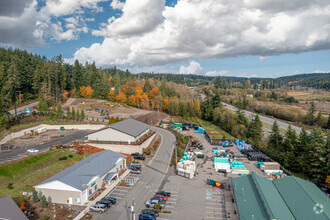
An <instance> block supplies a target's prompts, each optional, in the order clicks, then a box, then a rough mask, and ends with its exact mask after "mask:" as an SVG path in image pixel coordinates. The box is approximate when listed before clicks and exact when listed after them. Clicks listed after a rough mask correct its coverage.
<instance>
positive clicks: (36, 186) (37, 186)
mask: <svg viewBox="0 0 330 220" xmlns="http://www.w3.org/2000/svg"><path fill="white" fill-rule="evenodd" d="M56 181H57V182H60V183H62V184H64V185H67V186H70V187H72V188H74V189H76V190H77V191H79V192H82V191H84V190H85V189H86V188H85V189H84V190H80V189H77V188H76V187H73V186H71V185H69V184H67V183H63V182H62V181H60V180H53V181H50V182H47V183H43V184H41V183H39V184H38V185H35V186H33V188H39V187H40V186H42V185H45V184H48V183H53V182H56ZM52 190H54V189H52ZM69 191H70V190H69Z"/></svg>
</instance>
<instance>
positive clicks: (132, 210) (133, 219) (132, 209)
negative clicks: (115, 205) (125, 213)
mask: <svg viewBox="0 0 330 220" xmlns="http://www.w3.org/2000/svg"><path fill="white" fill-rule="evenodd" d="M131 212H132V220H135V213H134V198H133V201H132V206H131Z"/></svg>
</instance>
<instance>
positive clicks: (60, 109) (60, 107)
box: [56, 103, 63, 115]
mask: <svg viewBox="0 0 330 220" xmlns="http://www.w3.org/2000/svg"><path fill="white" fill-rule="evenodd" d="M56 112H57V113H58V114H59V115H62V114H63V110H62V105H61V103H58V104H57V107H56Z"/></svg>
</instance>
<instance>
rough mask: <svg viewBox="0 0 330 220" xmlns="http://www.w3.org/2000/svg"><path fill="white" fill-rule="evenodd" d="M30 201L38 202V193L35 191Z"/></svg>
mask: <svg viewBox="0 0 330 220" xmlns="http://www.w3.org/2000/svg"><path fill="white" fill-rule="evenodd" d="M32 200H33V202H34V203H36V202H39V197H38V192H37V191H36V190H34V191H33V193H32Z"/></svg>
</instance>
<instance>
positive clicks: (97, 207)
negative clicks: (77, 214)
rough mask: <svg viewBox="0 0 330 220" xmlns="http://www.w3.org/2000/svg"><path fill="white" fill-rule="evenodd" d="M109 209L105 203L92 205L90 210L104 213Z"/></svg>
mask: <svg viewBox="0 0 330 220" xmlns="http://www.w3.org/2000/svg"><path fill="white" fill-rule="evenodd" d="M106 210H107V207H106V206H105V205H103V204H97V205H91V206H90V207H89V211H93V212H99V213H103V212H105V211H106Z"/></svg>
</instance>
